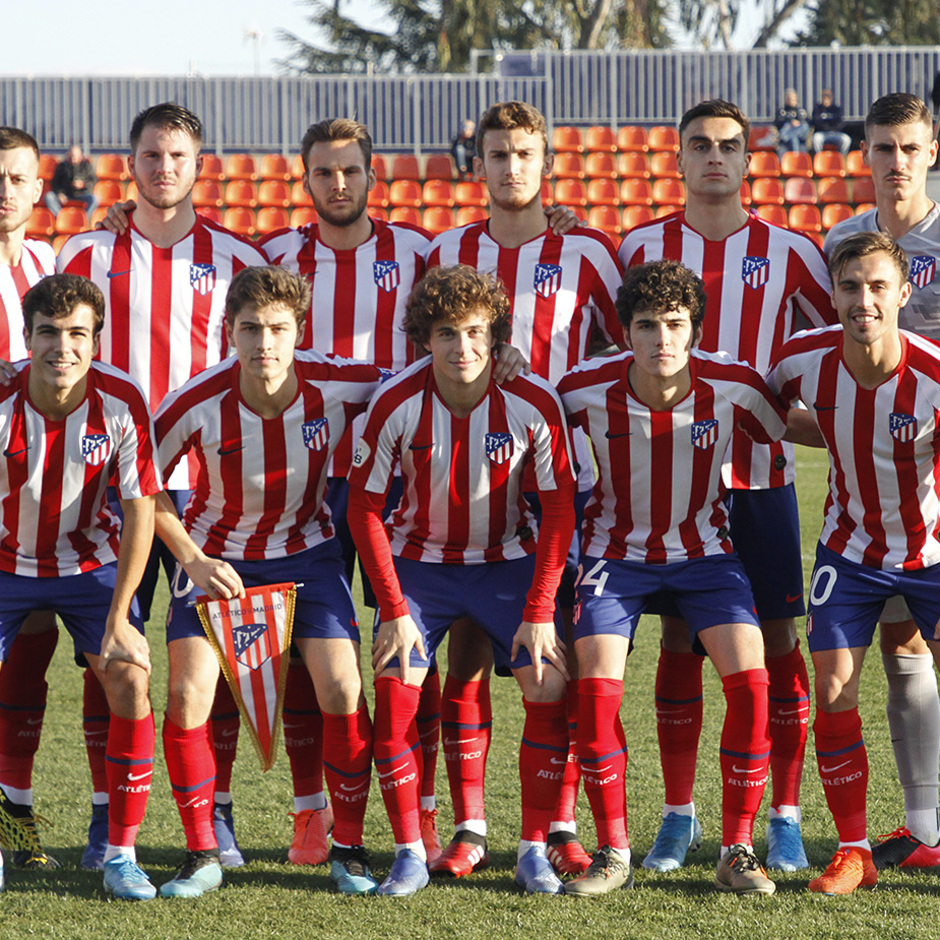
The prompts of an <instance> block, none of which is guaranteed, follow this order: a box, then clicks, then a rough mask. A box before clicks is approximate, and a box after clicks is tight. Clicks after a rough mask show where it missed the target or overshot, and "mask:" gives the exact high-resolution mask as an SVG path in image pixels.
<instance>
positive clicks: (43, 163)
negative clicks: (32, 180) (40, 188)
mask: <svg viewBox="0 0 940 940" xmlns="http://www.w3.org/2000/svg"><path fill="white" fill-rule="evenodd" d="M58 165H59V158H58V157H57V156H55V155H54V154H51V153H44V154H41V155H40V157H39V178H40V179H41V180H44V181H45V182H47V183H49V182H51V181H52V177H53V176H54V175H55V168H56V167H57V166H58Z"/></svg>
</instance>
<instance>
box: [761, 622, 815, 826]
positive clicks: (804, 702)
mask: <svg viewBox="0 0 940 940" xmlns="http://www.w3.org/2000/svg"><path fill="white" fill-rule="evenodd" d="M767 675H768V676H769V678H770V688H769V689H768V692H767V700H768V714H769V721H768V724H767V728H768V730H769V732H770V779H771V781H772V783H773V794H772V798H771V801H770V805H771V806H773V807H774V808H775V809H776V808H777V807H778V806H799V805H800V781H801V780H802V778H803V759H804V757H805V754H806V735H807V731H808V729H809V676H808V675H807V674H806V663H805V662H804V660H803V654H802V653H800V642H799V640H797V642H796V646H795V647H794V648H793V649H792V650H791V651H790V652H789V653H787V654H786V656H774V657H772V658H771V659H768V660H767Z"/></svg>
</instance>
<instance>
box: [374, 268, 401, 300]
mask: <svg viewBox="0 0 940 940" xmlns="http://www.w3.org/2000/svg"><path fill="white" fill-rule="evenodd" d="M372 276H373V278H375V284H376V286H377V287H378V288H379V290H384V291H385V292H386V293H388V294H390V293H391V292H392V291H393V290H395V288H396V287H398V285H399V284H400V283H401V268H400V266H399V264H398V262H397V261H373V262H372Z"/></svg>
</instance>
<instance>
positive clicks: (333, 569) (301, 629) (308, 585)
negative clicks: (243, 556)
mask: <svg viewBox="0 0 940 940" xmlns="http://www.w3.org/2000/svg"><path fill="white" fill-rule="evenodd" d="M229 564H230V565H231V566H232V567H233V568H234V569H235V570H236V571H237V572H238V574H239V576H240V577H241V579H242V581H243V582H244V585H245V587H257V586H258V585H260V584H281V583H283V582H285V581H294V582H296V584H297V604H296V606H295V607H294V629H293V636H294V639H304V638H307V637H313V638H316V639H326V638H332V637H338V638H339V639H349V640H352V641H354V642H355V643H358V642H359V621H358V620H357V619H356V608H355V607H354V606H353V600H352V595H351V594H350V593H349V584H348V583H347V581H346V575H345V574H344V573H343V559H342V556H341V555H340V549H339V545H338V544H337V542H336V539H330V540H329V541H327V542H324V543H323V544H322V545H317V546H316V547H315V548H310V549H307V551H305V552H298V553H297V554H296V555H287V556H286V557H284V558H272V559H267V560H261V561H231V562H229ZM203 593H204V592H203V591H201V590H200V589H199V588H197V587H196V586H195V585H194V584H193V583H192V581H190V580H189V578H188V577H187V576H186V572H185V571H183V569H182V567H181V566H180V565H177V566H176V573H175V574H174V575H173V584H172V594H173V598H172V600H171V601H170V609H169V611H168V613H167V617H166V640H167V643H169V642H170V641H171V640H179V639H181V638H182V637H186V636H205V635H206V633H205V630H203V628H202V622H201V621H200V620H199V614H198V613H197V611H196V606H195V599H196V597H197V596H198V595H200V594H203Z"/></svg>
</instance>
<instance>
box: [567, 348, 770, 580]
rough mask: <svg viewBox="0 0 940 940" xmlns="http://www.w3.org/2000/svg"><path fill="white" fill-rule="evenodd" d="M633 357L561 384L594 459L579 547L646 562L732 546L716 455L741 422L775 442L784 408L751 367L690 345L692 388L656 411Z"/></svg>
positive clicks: (600, 363) (584, 368) (587, 367)
mask: <svg viewBox="0 0 940 940" xmlns="http://www.w3.org/2000/svg"><path fill="white" fill-rule="evenodd" d="M632 361H633V354H632V353H621V354H620V355H618V356H612V357H610V358H606V359H593V360H590V361H589V362H585V363H583V364H582V365H581V366H579V367H578V368H576V369H574V370H573V371H572V372H569V373H568V375H566V376H565V377H564V378H563V379H562V381H561V383H560V384H559V386H558V391H559V394H560V395H561V400H562V403H563V404H564V407H565V410H566V412H567V413H568V420H569V421H570V422H571V423H572V424H573V425H575V426H578V427H582V428H583V429H584V430H585V432H586V433H587V435H588V437H589V438H590V440H591V444H592V446H593V449H594V454H595V457H596V460H597V468H598V476H599V479H598V482H597V483H596V484H595V487H594V491H593V493H592V494H591V499H590V500H589V502H588V504H587V507H586V508H585V512H584V525H583V528H582V542H581V550H582V552H583V553H584V554H585V555H590V556H591V557H594V558H618V559H626V560H627V561H639V562H644V563H646V564H671V563H673V562H677V561H687V560H689V559H690V558H701V557H702V556H705V555H717V554H720V553H722V552H730V551H731V550H732V546H731V542H730V540H729V537H728V516H727V512H726V510H725V506H724V502H723V500H722V498H723V496H724V494H725V488H724V486H723V484H722V481H721V465H722V458H723V455H724V453H725V450H726V448H727V446H728V444H729V442H730V441H731V440H732V439H733V438H734V437H736V436H739V435H741V434H742V433H743V432H742V431H741V430H740V429H739V428H738V425H739V424H741V425H743V426H744V427H745V428H746V429H747V432H748V433H749V434H751V435H753V436H754V438H756V439H757V440H760V441H763V442H764V443H769V442H771V441H775V440H779V439H780V438H781V437H783V434H784V432H785V431H786V410H785V409H784V408H782V407H781V406H780V405H779V404H778V403H777V402H776V401H775V400H774V396H773V395H772V393H771V392H770V390H769V389H768V388H767V386H766V385H765V384H764V381H763V379H762V378H761V377H760V376H759V375H758V374H757V372H756V371H755V370H754V369H752V368H751V367H750V366H748V365H746V364H745V363H741V362H735V361H734V360H732V359H731V358H730V357H729V356H727V355H726V354H716V353H703V352H699V351H698V350H695V351H693V353H692V357H691V359H690V367H691V370H692V387H691V389H690V391H689V393H688V394H687V395H686V396H685V397H684V398H683V399H682V400H681V401H679V402H677V403H676V405H674V406H673V407H672V408H669V409H667V410H665V411H653V410H651V409H650V408H649V407H647V406H646V405H645V404H643V402H642V401H640V400H639V399H638V398H637V397H636V396H635V395H634V393H633V391H632V390H631V388H630V382H629V379H628V377H627V372H628V369H629V367H630V363H631V362H632Z"/></svg>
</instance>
